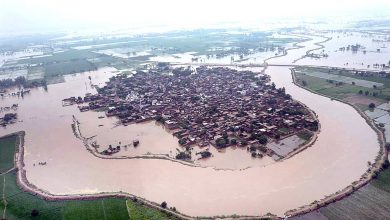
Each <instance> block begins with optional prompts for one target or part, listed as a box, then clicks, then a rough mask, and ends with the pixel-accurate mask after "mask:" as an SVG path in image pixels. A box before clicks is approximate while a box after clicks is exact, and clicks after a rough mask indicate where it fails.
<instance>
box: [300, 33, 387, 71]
mask: <svg viewBox="0 0 390 220" xmlns="http://www.w3.org/2000/svg"><path fill="white" fill-rule="evenodd" d="M325 36H327V37H330V38H332V39H331V40H329V41H327V42H325V43H323V45H324V46H325V48H324V49H321V50H318V51H315V53H320V52H321V51H322V50H324V52H325V53H326V54H328V55H329V56H328V57H326V58H320V59H315V58H310V57H307V58H305V59H302V60H299V61H298V62H297V63H296V64H299V65H319V66H332V67H339V68H355V69H371V70H381V68H375V67H374V64H386V65H388V64H389V61H390V42H388V41H384V40H386V38H385V37H384V36H383V35H375V34H372V35H368V34H364V33H356V32H348V33H327V34H326V35H325ZM355 44H360V45H362V46H363V47H364V49H363V48H362V49H360V50H359V51H357V52H352V51H351V50H349V51H339V48H341V47H347V46H348V45H355ZM377 49H379V50H380V51H379V52H377ZM363 50H365V51H366V53H363Z"/></svg>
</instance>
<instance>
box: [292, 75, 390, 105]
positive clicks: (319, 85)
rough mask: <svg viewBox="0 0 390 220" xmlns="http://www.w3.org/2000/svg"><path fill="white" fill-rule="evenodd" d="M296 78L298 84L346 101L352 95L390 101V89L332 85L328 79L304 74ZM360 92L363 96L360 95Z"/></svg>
mask: <svg viewBox="0 0 390 220" xmlns="http://www.w3.org/2000/svg"><path fill="white" fill-rule="evenodd" d="M295 76H296V79H297V83H298V84H300V85H302V86H304V87H307V88H309V89H311V90H313V91H316V92H318V93H321V94H324V95H327V96H330V97H335V98H339V99H344V98H346V97H349V96H351V95H361V96H366V97H369V98H372V99H378V100H381V101H382V102H387V101H388V100H390V87H384V88H380V89H379V88H378V89H375V88H365V87H361V86H356V85H352V84H346V83H343V84H341V85H340V84H339V85H336V83H335V82H333V83H331V82H329V81H328V80H326V79H322V78H318V77H314V76H309V75H306V74H304V73H295ZM360 91H361V92H362V94H359V92H360ZM366 92H368V95H365V93H366ZM374 93H375V94H376V95H375V96H373V94H374Z"/></svg>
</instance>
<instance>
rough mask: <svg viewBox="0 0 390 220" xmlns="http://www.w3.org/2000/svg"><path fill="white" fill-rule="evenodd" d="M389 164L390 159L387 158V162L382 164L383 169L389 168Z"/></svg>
mask: <svg viewBox="0 0 390 220" xmlns="http://www.w3.org/2000/svg"><path fill="white" fill-rule="evenodd" d="M389 166H390V163H389V160H385V162H384V163H383V165H382V167H383V169H387V168H389Z"/></svg>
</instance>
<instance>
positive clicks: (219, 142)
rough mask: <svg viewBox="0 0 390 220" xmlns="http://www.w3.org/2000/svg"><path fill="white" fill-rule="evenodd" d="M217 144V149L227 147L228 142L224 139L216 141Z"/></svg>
mask: <svg viewBox="0 0 390 220" xmlns="http://www.w3.org/2000/svg"><path fill="white" fill-rule="evenodd" d="M215 144H216V145H217V147H225V146H226V144H227V141H226V139H224V138H218V139H217V140H216V141H215Z"/></svg>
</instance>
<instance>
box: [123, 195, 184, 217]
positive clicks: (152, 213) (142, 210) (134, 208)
mask: <svg viewBox="0 0 390 220" xmlns="http://www.w3.org/2000/svg"><path fill="white" fill-rule="evenodd" d="M127 207H128V209H129V215H130V219H137V220H159V219H177V218H175V217H174V216H172V215H169V214H168V213H163V212H161V211H158V210H154V209H151V208H148V207H146V206H145V205H142V204H140V203H138V202H133V201H131V200H128V202H127Z"/></svg>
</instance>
